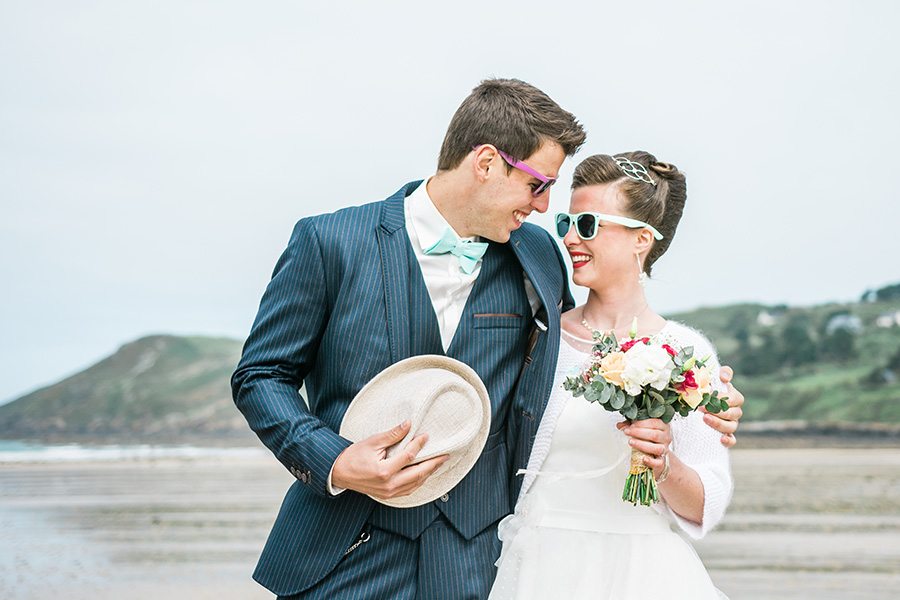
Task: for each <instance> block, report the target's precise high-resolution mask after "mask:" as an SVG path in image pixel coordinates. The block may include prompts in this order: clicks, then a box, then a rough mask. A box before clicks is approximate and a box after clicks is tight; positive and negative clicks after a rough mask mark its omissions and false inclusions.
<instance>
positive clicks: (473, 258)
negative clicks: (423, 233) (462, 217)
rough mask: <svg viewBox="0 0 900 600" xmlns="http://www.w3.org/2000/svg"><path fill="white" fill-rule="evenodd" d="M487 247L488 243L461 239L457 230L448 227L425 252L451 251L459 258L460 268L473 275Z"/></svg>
mask: <svg viewBox="0 0 900 600" xmlns="http://www.w3.org/2000/svg"><path fill="white" fill-rule="evenodd" d="M487 249H488V245H487V244H486V243H484V242H470V241H469V240H461V239H459V236H457V235H456V232H454V231H453V230H452V229H451V228H449V227H447V228H446V229H444V235H442V236H441V239H440V240H439V241H438V243H437V244H435V245H434V246H432V247H431V248H429V249H428V250H426V251H425V254H447V253H448V252H449V253H450V254H452V255H453V256H455V257H456V258H458V259H459V268H460V270H461V271H462V272H463V273H465V274H466V275H471V274H472V271H474V270H475V266H476V265H477V264H478V261H479V260H481V257H482V256H484V253H485V252H487Z"/></svg>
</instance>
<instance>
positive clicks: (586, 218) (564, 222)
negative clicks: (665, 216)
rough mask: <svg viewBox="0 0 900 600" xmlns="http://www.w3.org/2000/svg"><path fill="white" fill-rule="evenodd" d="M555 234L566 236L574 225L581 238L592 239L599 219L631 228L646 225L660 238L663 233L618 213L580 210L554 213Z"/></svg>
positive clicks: (598, 224)
mask: <svg viewBox="0 0 900 600" xmlns="http://www.w3.org/2000/svg"><path fill="white" fill-rule="evenodd" d="M555 221H556V235H557V236H558V237H559V238H560V239H562V238H564V237H566V234H567V233H569V230H570V229H572V227H573V226H574V227H575V233H577V234H578V237H580V238H581V239H583V240H585V241H586V240H592V239H594V237H595V236H596V235H597V229H598V228H599V227H600V221H609V222H610V223H616V224H617V225H624V226H625V227H628V228H631V229H638V228H641V227H646V228H647V229H649V230H650V231H651V232H652V233H653V237H654V238H656V239H658V240H661V239H663V234H661V233H660V232H659V231H657V230H656V228H655V227H654V226H653V225H650V224H649V223H644V222H643V221H638V220H637V219H629V218H628V217H620V216H618V215H604V214H601V213H595V212H582V213H578V214H577V215H573V214H570V213H556V218H555Z"/></svg>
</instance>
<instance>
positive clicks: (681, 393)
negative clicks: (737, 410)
mask: <svg viewBox="0 0 900 600" xmlns="http://www.w3.org/2000/svg"><path fill="white" fill-rule="evenodd" d="M636 321H637V320H635V323H633V324H632V326H631V335H630V337H631V339H629V340H628V341H627V342H625V343H623V344H619V343H618V341H617V340H616V337H615V335H606V334H602V333H594V347H593V353H592V355H591V357H590V359H589V360H588V361H587V363H586V364H585V366H584V367H583V368H582V370H581V372H579V373H578V374H577V375H574V376H572V377H569V378H567V379H566V380H565V382H563V387H564V388H565V389H567V390H569V391H571V392H572V395H573V396H575V397H576V398H577V397H578V396H584V399H585V400H587V401H588V402H596V403H598V404H600V406H602V407H603V408H605V409H606V410H608V411H611V412H618V413H620V414H621V415H622V416H624V417H625V418H626V419H628V420H630V421H640V420H643V419H661V420H662V421H663V422H664V423H669V422H670V421H671V420H672V418H673V417H674V416H675V414H676V413H678V414H680V415H681V416H682V417H686V416H687V415H688V413H690V412H691V411H692V410H696V409H697V408H699V407H701V406H704V407H706V410H707V411H708V412H711V413H717V412H719V411H723V410H726V409H727V408H728V403H727V402H726V398H725V397H721V398H720V397H719V396H718V392H717V391H715V390H713V389H712V386H711V380H712V375H711V373H710V371H709V369H708V368H707V366H706V362H707V361H708V360H709V358H710V357H709V356H707V357H705V358H700V359H698V358H697V357H695V356H694V355H693V354H694V349H693V348H692V347H690V346H688V347H685V348H680V349H678V348H673V347H672V346H671V345H669V344H664V343H661V342H660V341H659V340H657V339H655V338H652V337H644V338H637V337H636V330H637V322H636ZM644 456H645V454H644V453H643V452H641V451H640V450H637V449H636V448H632V449H631V468H630V469H629V472H628V477H627V479H626V480H625V490H624V492H623V493H622V500H625V501H628V502H631V503H632V504H637V503H638V502H640V503H641V504H643V505H645V506H650V505H651V504H653V503H655V502H659V491H658V490H657V487H656V480H654V478H653V471H652V470H651V469H650V468H649V467H647V465H645V464H644V462H643V460H642V459H643V457H644Z"/></svg>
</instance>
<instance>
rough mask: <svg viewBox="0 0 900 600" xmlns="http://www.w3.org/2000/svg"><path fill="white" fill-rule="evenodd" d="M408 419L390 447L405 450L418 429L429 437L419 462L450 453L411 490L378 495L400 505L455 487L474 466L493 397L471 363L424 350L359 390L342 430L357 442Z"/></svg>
mask: <svg viewBox="0 0 900 600" xmlns="http://www.w3.org/2000/svg"><path fill="white" fill-rule="evenodd" d="M407 419H409V421H410V428H409V431H408V432H407V434H406V436H405V437H404V438H403V439H402V440H400V441H399V442H397V443H396V444H394V445H393V446H391V447H390V448H388V449H387V450H386V454H387V456H388V457H390V456H394V455H396V454H397V453H398V452H402V451H403V450H404V449H405V448H406V446H407V445H408V444H409V442H411V441H412V440H413V439H414V438H415V437H416V436H417V435H420V434H423V433H426V434H428V441H427V442H426V443H425V444H424V445H423V447H422V449H421V450H419V452H418V453H417V454H416V458H415V462H421V461H424V460H428V459H429V458H433V457H435V456H442V455H445V454H446V455H447V456H448V459H447V460H446V461H445V462H444V463H443V464H442V465H441V466H440V467H438V469H437V470H436V471H434V473H432V474H431V476H429V477H428V479H427V480H426V481H425V483H423V484H422V485H421V487H419V488H418V489H417V490H416V491H415V492H413V493H412V494H410V495H408V496H401V497H398V498H392V499H378V498H375V499H376V500H378V501H379V502H382V503H383V504H387V505H389V506H395V507H407V506H419V505H420V504H424V503H426V502H430V501H432V500H434V499H436V498H438V497H440V496H441V495H442V494H444V493H446V492H447V491H449V490H450V489H451V488H453V487H454V486H455V485H456V484H457V483H458V482H459V481H460V480H461V479H462V478H463V477H464V476H465V475H466V473H467V472H468V471H469V469H471V468H472V466H473V465H474V464H475V462H476V461H477V460H478V457H479V456H480V455H481V450H482V449H483V448H484V444H485V441H486V440H487V436H488V433H489V430H490V426H491V401H490V397H489V396H488V391H487V389H486V388H485V386H484V382H482V381H481V379H480V378H479V377H478V373H476V372H475V370H474V369H472V368H471V367H470V366H468V365H466V364H465V363H462V362H460V361H458V360H455V359H453V358H450V357H448V356H438V355H420V356H414V357H410V358H407V359H404V360H402V361H400V362H398V363H394V364H393V365H391V366H389V367H388V368H386V369H385V370H383V371H381V372H380V373H378V374H377V375H376V376H375V377H373V378H372V380H371V381H369V383H367V384H366V385H365V386H363V388H362V389H361V390H360V391H359V393H358V394H357V395H356V397H355V398H354V399H353V401H352V402H351V403H350V406H348V407H347V411H346V413H345V414H344V418H343V420H342V421H341V429H340V434H341V435H342V436H343V437H345V438H347V439H348V440H350V441H351V442H358V441H361V440H364V439H366V438H368V437H369V436H372V435H374V434H376V433H381V432H384V431H388V430H390V429H392V428H394V427H396V426H397V425H399V424H400V423H402V422H403V421H405V420H407Z"/></svg>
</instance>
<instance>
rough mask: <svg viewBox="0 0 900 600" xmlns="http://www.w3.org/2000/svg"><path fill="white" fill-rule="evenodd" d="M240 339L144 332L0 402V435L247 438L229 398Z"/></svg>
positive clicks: (247, 433) (239, 417)
mask: <svg viewBox="0 0 900 600" xmlns="http://www.w3.org/2000/svg"><path fill="white" fill-rule="evenodd" d="M240 352H241V343H240V342H238V341H236V340H231V339H224V338H205V337H176V336H168V335H159V336H151V337H146V338H142V339H139V340H137V341H135V342H131V343H129V344H126V345H124V346H122V347H121V348H120V349H119V350H118V351H117V352H116V353H115V354H113V355H112V356H110V357H108V358H106V359H104V360H102V361H100V362H99V363H97V364H95V365H94V366H92V367H90V368H88V369H86V370H84V371H82V372H80V373H78V374H76V375H73V376H72V377H69V378H67V379H64V380H63V381H60V382H59V383H57V384H55V385H51V386H49V387H46V388H43V389H40V390H37V391H36V392H33V393H31V394H28V395H26V396H23V397H21V398H19V399H17V400H15V401H13V402H11V403H9V404H6V405H4V406H0V438H7V439H10V438H14V439H23V438H33V439H40V440H44V441H54V440H74V439H88V440H90V439H95V438H96V439H101V438H102V439H104V440H109V439H110V438H117V439H121V440H123V441H153V440H159V441H187V439H188V438H193V437H198V436H203V437H208V438H216V437H221V438H229V437H234V436H238V437H245V436H246V437H247V438H248V439H251V438H252V433H250V432H249V429H248V428H247V424H246V422H245V421H244V419H243V417H242V416H241V414H240V413H239V412H238V411H237V410H236V409H235V407H234V404H233V402H232V400H231V389H230V387H229V377H230V376H231V372H232V371H233V370H234V367H235V365H237V361H238V359H239V358H240Z"/></svg>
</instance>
